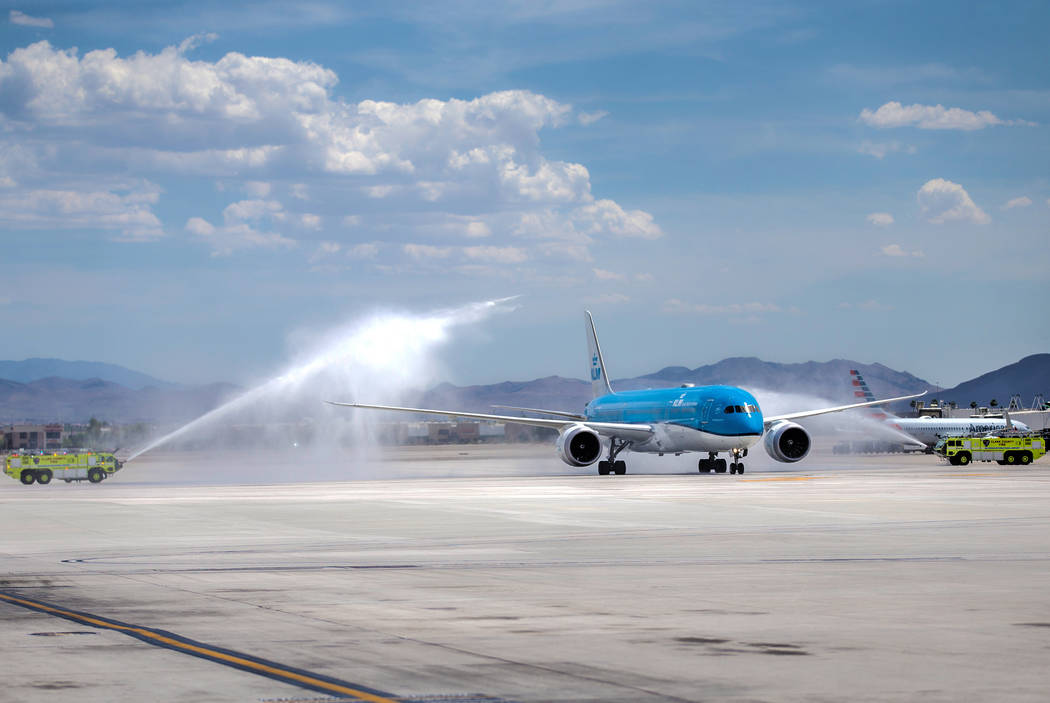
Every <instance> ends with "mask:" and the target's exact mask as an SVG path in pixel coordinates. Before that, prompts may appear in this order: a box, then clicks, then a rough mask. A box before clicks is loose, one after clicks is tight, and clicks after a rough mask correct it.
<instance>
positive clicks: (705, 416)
mask: <svg viewBox="0 0 1050 703" xmlns="http://www.w3.org/2000/svg"><path fill="white" fill-rule="evenodd" d="M714 404H715V399H714V398H708V399H707V400H705V401H704V406H703V407H702V408H700V422H701V424H703V423H707V422H709V421H710V420H711V408H712V407H714Z"/></svg>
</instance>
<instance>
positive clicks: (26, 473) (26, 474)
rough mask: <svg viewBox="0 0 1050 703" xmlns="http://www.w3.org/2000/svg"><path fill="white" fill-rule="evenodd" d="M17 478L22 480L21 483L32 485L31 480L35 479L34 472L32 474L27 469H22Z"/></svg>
mask: <svg viewBox="0 0 1050 703" xmlns="http://www.w3.org/2000/svg"><path fill="white" fill-rule="evenodd" d="M19 479H20V480H21V481H22V483H23V484H25V485H27V486H32V485H33V481H35V480H36V474H34V473H33V472H32V471H28V470H27V471H23V472H22V475H21V476H19Z"/></svg>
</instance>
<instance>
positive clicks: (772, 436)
mask: <svg viewBox="0 0 1050 703" xmlns="http://www.w3.org/2000/svg"><path fill="white" fill-rule="evenodd" d="M763 441H764V442H765V444H766V453H767V454H769V456H771V457H773V458H774V459H776V460H777V461H783V462H785V463H787V464H792V463H794V462H796V461H801V460H802V459H804V458H805V457H806V455H807V454H809V448H810V446H811V445H812V442H811V441H810V439H809V433H808V432H806V430H805V428H804V427H802V425H796V424H795V423H794V422H778V423H777V424H775V425H773V426H772V427H770V428H769V429H768V430H767V431H766V436H765V439H764V440H763Z"/></svg>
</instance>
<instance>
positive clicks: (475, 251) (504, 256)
mask: <svg viewBox="0 0 1050 703" xmlns="http://www.w3.org/2000/svg"><path fill="white" fill-rule="evenodd" d="M463 254H464V255H465V256H466V257H467V258H468V259H473V260H477V261H486V262H490V263H497V264H520V263H521V262H523V261H525V260H526V259H528V258H529V257H528V254H526V253H525V251H524V250H523V249H520V248H518V247H463Z"/></svg>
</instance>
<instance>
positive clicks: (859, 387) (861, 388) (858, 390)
mask: <svg viewBox="0 0 1050 703" xmlns="http://www.w3.org/2000/svg"><path fill="white" fill-rule="evenodd" d="M849 375H850V380H851V381H852V383H853V396H854V397H855V398H856V399H857V400H856V401H854V402H858V403H866V402H870V401H873V400H875V394H874V393H872V392H871V389H870V388H868V384H867V383H865V381H864V377H863V376H861V375H860V371H858V370H857V369H850V371H849ZM867 410H868V414H869V415H871V416H872V417H873V418H875V419H876V420H885V419H887V418H891V417H895V416H894V415H892V414H891V413H888V412H886V411H885V410H883V409H882V408H879V407H872V408H868V409H867Z"/></svg>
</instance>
